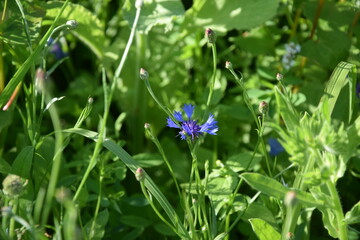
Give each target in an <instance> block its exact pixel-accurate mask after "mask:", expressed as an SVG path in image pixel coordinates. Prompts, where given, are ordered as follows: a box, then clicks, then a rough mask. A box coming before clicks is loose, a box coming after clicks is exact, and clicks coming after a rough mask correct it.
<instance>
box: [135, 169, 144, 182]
mask: <svg viewBox="0 0 360 240" xmlns="http://www.w3.org/2000/svg"><path fill="white" fill-rule="evenodd" d="M135 178H136V180H138V181H139V182H141V181H143V180H144V178H145V174H144V169H142V168H138V169H136V172H135Z"/></svg>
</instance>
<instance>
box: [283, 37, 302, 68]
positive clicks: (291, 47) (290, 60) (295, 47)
mask: <svg viewBox="0 0 360 240" xmlns="http://www.w3.org/2000/svg"><path fill="white" fill-rule="evenodd" d="M285 51H286V53H285V54H284V56H283V57H282V59H281V61H282V64H283V66H284V68H285V69H286V70H289V69H290V68H291V67H292V66H294V64H295V57H296V54H298V53H299V52H300V51H301V47H300V45H299V44H295V43H294V42H290V43H288V44H285Z"/></svg>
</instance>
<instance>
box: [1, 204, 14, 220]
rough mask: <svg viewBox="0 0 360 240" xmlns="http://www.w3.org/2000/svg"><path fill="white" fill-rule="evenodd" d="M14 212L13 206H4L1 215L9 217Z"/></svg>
mask: <svg viewBox="0 0 360 240" xmlns="http://www.w3.org/2000/svg"><path fill="white" fill-rule="evenodd" d="M12 214H13V212H12V209H11V207H9V206H4V207H2V208H1V215H2V216H3V217H9V216H11V215H12Z"/></svg>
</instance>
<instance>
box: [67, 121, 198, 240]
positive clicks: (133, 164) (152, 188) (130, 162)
mask: <svg viewBox="0 0 360 240" xmlns="http://www.w3.org/2000/svg"><path fill="white" fill-rule="evenodd" d="M63 131H64V132H69V133H76V134H79V135H82V136H84V137H87V138H89V139H92V140H94V141H97V136H98V133H97V132H93V131H88V130H85V129H81V128H72V129H66V130H63ZM103 146H104V147H105V148H107V149H108V150H109V151H110V152H112V153H113V154H115V155H116V156H118V157H119V158H120V160H121V161H122V162H123V163H124V164H125V165H126V166H127V167H128V168H129V169H130V170H131V171H132V172H133V173H134V174H135V172H136V169H138V168H139V167H140V165H139V164H138V162H137V161H135V160H134V159H133V158H132V157H131V156H130V155H129V154H128V153H127V152H126V151H125V150H124V149H123V148H122V147H121V146H119V145H117V144H116V143H115V142H113V141H112V140H110V139H105V140H104V142H103ZM144 175H145V179H144V184H145V186H146V188H147V189H148V191H149V192H150V193H151V194H152V195H153V197H154V198H155V199H156V200H157V201H158V202H159V204H160V206H161V207H162V208H163V209H164V211H165V212H166V214H167V215H168V217H169V219H170V221H171V222H172V224H173V225H174V227H175V229H177V230H178V232H177V234H178V235H179V236H180V237H181V238H183V239H191V238H190V236H189V233H188V232H187V230H186V229H185V227H184V226H183V225H182V223H181V220H180V218H179V217H178V215H177V214H176V212H175V210H174V208H173V207H172V206H171V204H170V203H169V201H168V200H167V199H166V197H165V196H164V194H163V193H162V192H161V191H160V190H159V188H158V187H157V185H156V184H155V183H154V181H153V180H152V179H151V178H150V176H149V175H147V174H146V173H145V174H144Z"/></svg>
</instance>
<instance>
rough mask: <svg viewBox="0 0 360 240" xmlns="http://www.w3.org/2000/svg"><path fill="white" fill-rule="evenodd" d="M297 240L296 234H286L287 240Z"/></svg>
mask: <svg viewBox="0 0 360 240" xmlns="http://www.w3.org/2000/svg"><path fill="white" fill-rule="evenodd" d="M293 239H295V237H294V234H293V233H292V232H288V233H287V234H286V240H293Z"/></svg>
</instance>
